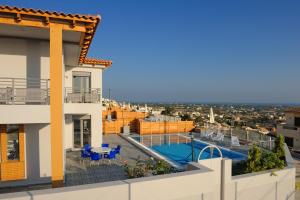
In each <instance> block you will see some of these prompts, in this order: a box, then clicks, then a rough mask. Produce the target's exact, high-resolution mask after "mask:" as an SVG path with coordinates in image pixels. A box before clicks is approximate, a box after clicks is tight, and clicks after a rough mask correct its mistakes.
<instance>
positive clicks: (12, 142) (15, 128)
mask: <svg viewBox="0 0 300 200" xmlns="http://www.w3.org/2000/svg"><path fill="white" fill-rule="evenodd" d="M6 133H7V160H19V125H7V128H6Z"/></svg>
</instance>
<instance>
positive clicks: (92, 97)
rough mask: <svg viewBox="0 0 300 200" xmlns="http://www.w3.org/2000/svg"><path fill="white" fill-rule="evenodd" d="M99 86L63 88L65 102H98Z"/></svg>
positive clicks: (99, 100)
mask: <svg viewBox="0 0 300 200" xmlns="http://www.w3.org/2000/svg"><path fill="white" fill-rule="evenodd" d="M100 102H101V90H100V88H72V87H67V88H65V103H100Z"/></svg>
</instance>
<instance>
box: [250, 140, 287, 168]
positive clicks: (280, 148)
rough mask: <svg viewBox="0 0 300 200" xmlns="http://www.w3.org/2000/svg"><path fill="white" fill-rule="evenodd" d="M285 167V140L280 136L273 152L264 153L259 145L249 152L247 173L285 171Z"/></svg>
mask: <svg viewBox="0 0 300 200" xmlns="http://www.w3.org/2000/svg"><path fill="white" fill-rule="evenodd" d="M285 165H286V163H285V151H284V138H283V136H282V135H280V136H279V137H278V138H276V140H275V147H274V149H273V151H272V152H269V151H262V150H261V149H260V148H259V147H258V146H257V145H253V147H252V148H251V149H250V150H249V152H248V160H247V167H246V173H251V172H259V171H262V170H269V169H283V168H284V167H285Z"/></svg>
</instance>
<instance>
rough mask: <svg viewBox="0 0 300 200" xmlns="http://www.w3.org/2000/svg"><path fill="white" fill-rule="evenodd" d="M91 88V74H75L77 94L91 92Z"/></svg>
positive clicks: (74, 82)
mask: <svg viewBox="0 0 300 200" xmlns="http://www.w3.org/2000/svg"><path fill="white" fill-rule="evenodd" d="M90 87H91V73H89V72H76V73H75V72H73V89H74V90H75V91H76V92H86V91H89V89H90Z"/></svg>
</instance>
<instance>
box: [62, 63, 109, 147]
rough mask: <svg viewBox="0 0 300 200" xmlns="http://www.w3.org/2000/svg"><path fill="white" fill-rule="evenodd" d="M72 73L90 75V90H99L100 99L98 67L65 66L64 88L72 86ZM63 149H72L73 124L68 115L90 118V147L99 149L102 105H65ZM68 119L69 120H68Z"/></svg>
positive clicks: (100, 78) (100, 87)
mask: <svg viewBox="0 0 300 200" xmlns="http://www.w3.org/2000/svg"><path fill="white" fill-rule="evenodd" d="M74 71H78V72H90V73H91V88H98V89H100V90H101V99H102V72H103V69H102V68H99V67H71V66H66V71H65V77H64V78H65V87H72V86H73V82H72V80H73V75H72V73H73V72H74ZM64 113H65V120H66V123H65V128H64V130H65V135H64V136H65V139H64V140H65V142H64V144H65V149H69V148H73V137H74V136H73V122H72V121H71V116H70V115H79V114H82V115H90V116H91V145H92V146H93V147H100V146H101V144H102V103H65V104H64ZM68 119H69V120H68Z"/></svg>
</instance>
